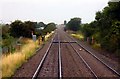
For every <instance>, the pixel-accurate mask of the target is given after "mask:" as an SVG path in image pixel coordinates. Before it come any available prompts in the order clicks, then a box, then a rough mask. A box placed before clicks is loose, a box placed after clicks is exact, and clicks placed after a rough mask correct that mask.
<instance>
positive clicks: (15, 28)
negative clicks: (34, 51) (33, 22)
mask: <svg viewBox="0 0 120 79" xmlns="http://www.w3.org/2000/svg"><path fill="white" fill-rule="evenodd" d="M10 26H11V29H10V33H11V35H12V36H13V37H20V36H23V34H24V33H23V32H24V28H23V27H24V24H23V22H22V21H20V20H16V21H14V22H12V23H11V24H10Z"/></svg>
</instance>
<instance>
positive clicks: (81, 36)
mask: <svg viewBox="0 0 120 79" xmlns="http://www.w3.org/2000/svg"><path fill="white" fill-rule="evenodd" d="M71 36H73V37H75V38H77V39H80V40H83V39H84V36H83V35H82V34H71Z"/></svg>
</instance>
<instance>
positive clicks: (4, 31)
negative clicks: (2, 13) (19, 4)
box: [1, 24, 10, 39]
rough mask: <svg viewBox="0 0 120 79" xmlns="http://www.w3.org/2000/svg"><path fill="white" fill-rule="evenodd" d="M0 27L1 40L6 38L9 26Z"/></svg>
mask: <svg viewBox="0 0 120 79" xmlns="http://www.w3.org/2000/svg"><path fill="white" fill-rule="evenodd" d="M1 27H2V38H3V39H4V38H6V37H7V35H8V33H9V28H10V26H9V25H8V24H6V25H2V26H1Z"/></svg>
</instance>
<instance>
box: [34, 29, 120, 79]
mask: <svg viewBox="0 0 120 79" xmlns="http://www.w3.org/2000/svg"><path fill="white" fill-rule="evenodd" d="M67 48H68V49H67ZM65 56H67V58H66V57H65ZM70 62H72V63H70ZM69 65H70V66H69ZM67 67H68V68H67ZM82 68H83V69H82ZM72 71H73V72H72ZM66 73H67V74H68V75H69V76H70V77H71V76H73V77H74V76H75V77H92V78H95V79H99V78H105V77H113V78H115V79H119V78H120V74H119V73H118V72H117V71H116V70H114V69H113V68H111V67H110V66H108V65H107V64H106V63H104V62H103V61H102V60H100V59H99V58H98V57H97V56H95V55H94V54H93V53H92V52H90V51H89V50H87V49H86V48H84V47H83V46H82V45H81V44H79V43H78V42H77V41H76V40H75V39H74V38H72V37H70V36H69V35H68V34H66V33H65V32H64V31H62V30H58V31H57V32H56V34H55V35H54V37H53V39H52V40H51V43H50V45H49V47H48V49H47V51H46V52H45V54H44V56H43V58H42V60H41V62H40V63H39V66H38V67H37V69H36V71H35V73H34V75H33V77H32V79H36V78H39V77H57V78H59V79H61V78H64V77H68V75H66ZM72 74H74V75H72Z"/></svg>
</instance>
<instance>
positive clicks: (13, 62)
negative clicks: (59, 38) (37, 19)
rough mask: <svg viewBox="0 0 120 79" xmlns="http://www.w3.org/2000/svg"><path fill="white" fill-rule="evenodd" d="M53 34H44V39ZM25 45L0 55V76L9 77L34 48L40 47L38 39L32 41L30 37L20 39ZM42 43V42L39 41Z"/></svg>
mask: <svg viewBox="0 0 120 79" xmlns="http://www.w3.org/2000/svg"><path fill="white" fill-rule="evenodd" d="M52 34H53V32H52V33H49V34H48V35H46V37H45V40H48V38H49V37H50V36H51V35H52ZM22 41H23V42H24V43H25V45H23V46H22V47H21V49H20V50H19V51H15V52H14V53H12V54H9V55H2V77H3V78H5V77H11V76H12V75H13V74H14V72H15V71H16V69H17V68H19V67H20V66H21V65H22V64H23V63H24V62H26V61H27V59H28V58H30V57H31V56H33V55H34V54H35V53H36V52H35V51H36V49H37V48H38V47H40V46H39V45H38V40H37V41H36V42H34V41H33V40H31V39H23V40H22ZM41 44H42V43H41Z"/></svg>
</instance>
